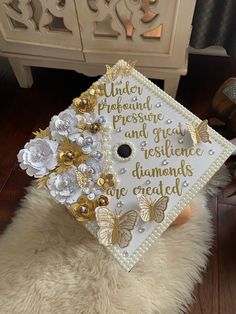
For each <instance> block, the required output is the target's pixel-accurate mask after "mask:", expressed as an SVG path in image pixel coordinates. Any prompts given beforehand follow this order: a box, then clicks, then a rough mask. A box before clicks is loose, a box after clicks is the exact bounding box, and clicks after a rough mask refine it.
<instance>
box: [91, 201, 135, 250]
mask: <svg viewBox="0 0 236 314" xmlns="http://www.w3.org/2000/svg"><path fill="white" fill-rule="evenodd" d="M96 218H97V222H98V226H99V228H100V229H99V231H98V240H99V242H100V243H101V244H103V245H104V246H108V245H111V244H112V245H115V244H118V245H119V247H120V248H125V247H127V246H128V245H129V243H130V241H131V240H132V233H131V231H132V230H133V229H134V226H135V224H136V221H137V218H138V213H137V212H136V211H134V210H129V211H128V212H126V213H124V214H123V215H119V214H117V213H115V214H114V213H113V212H112V211H111V210H110V209H109V208H107V207H97V208H96Z"/></svg>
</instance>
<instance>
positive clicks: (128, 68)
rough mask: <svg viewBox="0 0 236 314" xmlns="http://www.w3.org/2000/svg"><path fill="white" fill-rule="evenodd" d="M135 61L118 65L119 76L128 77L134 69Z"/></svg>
mask: <svg viewBox="0 0 236 314" xmlns="http://www.w3.org/2000/svg"><path fill="white" fill-rule="evenodd" d="M136 62H137V61H128V62H127V63H122V64H121V65H120V75H122V76H129V75H131V74H132V71H133V69H134V67H135V64H136Z"/></svg>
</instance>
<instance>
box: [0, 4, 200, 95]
mask: <svg viewBox="0 0 236 314" xmlns="http://www.w3.org/2000/svg"><path fill="white" fill-rule="evenodd" d="M194 6H195V0H159V1H158V0H83V1H81V0H70V1H69V0H50V1H47V0H13V1H11V0H2V1H1V2H0V54H1V55H3V56H6V57H8V58H9V61H10V63H11V65H12V68H13V70H14V72H15V74H16V77H17V79H18V81H19V84H20V85H21V86H22V87H30V86H31V84H32V77H31V73H30V66H44V67H54V68H63V69H74V70H75V71H77V72H82V73H84V74H87V75H100V74H103V73H104V64H105V63H111V64H112V63H115V62H116V61H117V60H118V59H121V58H122V59H126V60H137V68H138V69H139V70H140V71H141V72H142V73H143V74H144V75H146V76H147V77H150V78H157V79H163V80H165V85H164V86H165V90H166V91H167V92H168V93H169V94H170V95H172V96H175V94H176V90H177V87H178V82H179V78H180V75H184V74H186V72H187V55H188V54H187V48H188V44H189V37H190V32H191V21H192V16H193V11H194Z"/></svg>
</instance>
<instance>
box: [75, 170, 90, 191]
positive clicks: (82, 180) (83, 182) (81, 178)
mask: <svg viewBox="0 0 236 314" xmlns="http://www.w3.org/2000/svg"><path fill="white" fill-rule="evenodd" d="M76 177H77V182H78V185H79V187H81V188H86V187H87V186H88V184H89V178H88V176H87V175H85V174H84V173H81V172H80V171H78V172H77V173H76Z"/></svg>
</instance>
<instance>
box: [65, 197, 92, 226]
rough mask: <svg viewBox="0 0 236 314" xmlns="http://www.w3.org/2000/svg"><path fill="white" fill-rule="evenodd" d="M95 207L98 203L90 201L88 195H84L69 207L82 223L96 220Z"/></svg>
mask: <svg viewBox="0 0 236 314" xmlns="http://www.w3.org/2000/svg"><path fill="white" fill-rule="evenodd" d="M95 207H96V203H95V202H94V201H90V200H89V199H88V198H87V196H85V195H82V196H80V197H79V198H78V200H77V202H76V203H74V204H72V205H71V206H70V207H69V210H70V212H71V213H72V215H73V216H74V217H75V219H76V220H77V222H79V223H82V222H85V221H90V220H95Z"/></svg>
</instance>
